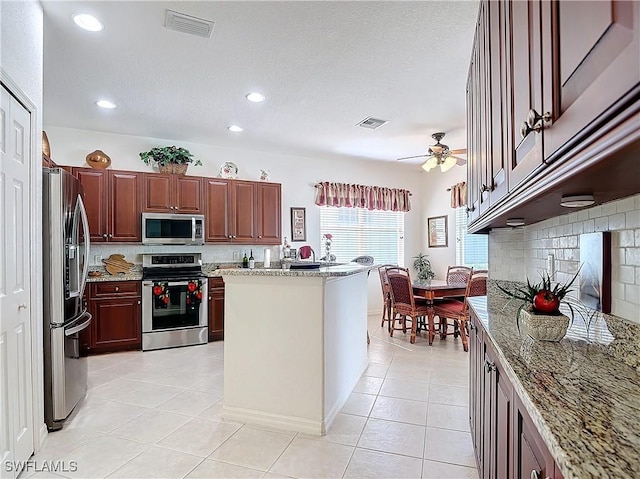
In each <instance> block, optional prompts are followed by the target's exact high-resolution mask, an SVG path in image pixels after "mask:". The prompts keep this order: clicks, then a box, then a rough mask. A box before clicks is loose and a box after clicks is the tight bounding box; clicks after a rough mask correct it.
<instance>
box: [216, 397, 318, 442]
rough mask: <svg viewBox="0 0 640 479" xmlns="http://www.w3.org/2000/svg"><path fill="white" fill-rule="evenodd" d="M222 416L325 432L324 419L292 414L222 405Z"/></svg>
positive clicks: (265, 424)
mask: <svg viewBox="0 0 640 479" xmlns="http://www.w3.org/2000/svg"><path fill="white" fill-rule="evenodd" d="M222 417H223V418H224V419H225V420H228V421H240V422H244V423H247V424H257V425H260V426H266V427H270V428H273V429H282V430H285V431H297V432H302V433H305V434H313V435H324V434H326V426H325V421H313V420H310V419H302V418H299V417H293V416H283V415H280V414H270V413H265V412H259V411H254V410H250V409H244V408H236V407H229V406H225V405H224V404H223V405H222Z"/></svg>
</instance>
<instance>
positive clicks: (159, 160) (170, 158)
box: [140, 146, 202, 166]
mask: <svg viewBox="0 0 640 479" xmlns="http://www.w3.org/2000/svg"><path fill="white" fill-rule="evenodd" d="M140 159H141V160H142V161H144V162H145V164H147V165H148V164H150V163H151V162H154V163H156V164H157V165H158V166H165V165H169V164H174V165H184V164H189V163H193V164H194V165H195V166H200V165H202V162H201V161H200V160H195V159H194V158H193V155H192V154H191V153H190V152H189V150H187V149H186V148H179V147H177V146H162V147H156V148H151V150H149V151H143V152H142V153H140Z"/></svg>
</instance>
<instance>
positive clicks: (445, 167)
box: [440, 156, 456, 173]
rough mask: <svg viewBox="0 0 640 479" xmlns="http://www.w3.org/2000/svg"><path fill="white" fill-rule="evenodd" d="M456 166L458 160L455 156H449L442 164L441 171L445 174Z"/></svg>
mask: <svg viewBox="0 0 640 479" xmlns="http://www.w3.org/2000/svg"><path fill="white" fill-rule="evenodd" d="M455 164H456V158H455V157H454V156H447V157H446V158H445V159H444V160H443V161H442V163H440V170H441V171H442V172H443V173H445V172H447V171H449V170H450V169H451V168H453V167H454V166H455Z"/></svg>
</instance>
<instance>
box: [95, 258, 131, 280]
mask: <svg viewBox="0 0 640 479" xmlns="http://www.w3.org/2000/svg"><path fill="white" fill-rule="evenodd" d="M102 262H103V263H104V267H105V269H106V270H107V271H108V272H109V274H113V275H116V274H118V273H125V274H126V273H128V272H129V271H131V268H133V263H129V262H128V261H126V260H125V259H124V255H123V254H112V255H111V256H109V257H108V258H107V259H103V260H102Z"/></svg>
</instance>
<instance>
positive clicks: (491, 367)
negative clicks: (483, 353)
mask: <svg viewBox="0 0 640 479" xmlns="http://www.w3.org/2000/svg"><path fill="white" fill-rule="evenodd" d="M484 369H485V371H487V372H488V373H492V372H493V371H495V370H496V364H495V363H492V362H489V361H488V360H486V359H485V361H484Z"/></svg>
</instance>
